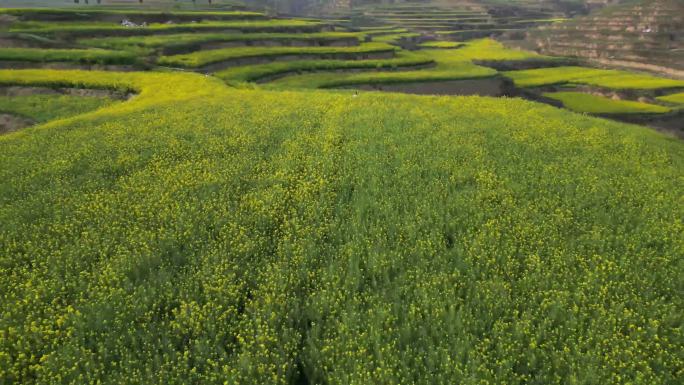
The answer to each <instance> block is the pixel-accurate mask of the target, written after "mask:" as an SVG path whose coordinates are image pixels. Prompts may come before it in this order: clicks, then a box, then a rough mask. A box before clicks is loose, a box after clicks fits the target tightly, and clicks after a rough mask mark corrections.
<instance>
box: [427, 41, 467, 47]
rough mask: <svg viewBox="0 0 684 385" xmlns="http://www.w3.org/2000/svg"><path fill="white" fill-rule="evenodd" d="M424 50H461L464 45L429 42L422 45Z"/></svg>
mask: <svg viewBox="0 0 684 385" xmlns="http://www.w3.org/2000/svg"><path fill="white" fill-rule="evenodd" d="M420 46H421V47H423V48H460V47H462V46H463V43H457V42H454V41H428V42H425V43H422V44H420Z"/></svg>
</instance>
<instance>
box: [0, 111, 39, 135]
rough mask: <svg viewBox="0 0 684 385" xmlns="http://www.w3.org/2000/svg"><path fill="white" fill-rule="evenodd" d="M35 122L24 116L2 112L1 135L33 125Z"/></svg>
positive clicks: (0, 114)
mask: <svg viewBox="0 0 684 385" xmlns="http://www.w3.org/2000/svg"><path fill="white" fill-rule="evenodd" d="M34 124H35V122H34V121H32V120H31V119H28V118H25V117H23V116H17V115H10V114H5V113H0V135H2V134H7V133H10V132H13V131H17V130H20V129H22V128H24V127H28V126H32V125H34Z"/></svg>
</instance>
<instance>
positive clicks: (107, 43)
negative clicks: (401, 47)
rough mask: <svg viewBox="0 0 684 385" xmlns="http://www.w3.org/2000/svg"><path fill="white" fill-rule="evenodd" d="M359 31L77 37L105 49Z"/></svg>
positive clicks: (333, 37)
mask: <svg viewBox="0 0 684 385" xmlns="http://www.w3.org/2000/svg"><path fill="white" fill-rule="evenodd" d="M364 36H365V34H363V33H356V32H319V33H183V34H171V35H156V36H155V35H150V36H129V37H104V38H91V39H82V40H80V43H81V44H84V45H87V46H91V47H99V48H109V49H124V50H126V49H131V48H137V47H144V48H173V47H185V46H193V45H197V44H203V43H218V42H258V41H293V40H294V41H307V40H314V41H338V40H341V39H356V40H357V41H358V40H359V39H362V38H363V37H364Z"/></svg>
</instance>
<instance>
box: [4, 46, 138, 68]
mask: <svg viewBox="0 0 684 385" xmlns="http://www.w3.org/2000/svg"><path fill="white" fill-rule="evenodd" d="M0 60H7V61H28V62H55V61H60V62H75V63H98V64H131V63H134V62H135V61H136V57H135V55H133V54H132V53H130V52H124V51H111V50H104V49H45V48H0Z"/></svg>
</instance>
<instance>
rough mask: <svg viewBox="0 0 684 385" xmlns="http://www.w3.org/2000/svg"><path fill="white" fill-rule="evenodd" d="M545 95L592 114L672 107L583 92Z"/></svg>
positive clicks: (654, 111)
mask: <svg viewBox="0 0 684 385" xmlns="http://www.w3.org/2000/svg"><path fill="white" fill-rule="evenodd" d="M544 96H546V97H548V98H551V99H556V100H559V101H561V102H563V105H565V107H567V108H569V109H571V110H573V111H577V112H587V113H592V114H662V113H665V112H670V109H669V108H667V107H663V106H658V105H655V104H648V103H641V102H634V101H629V100H612V99H609V98H606V97H602V96H596V95H590V94H584V93H581V92H553V93H545V94H544Z"/></svg>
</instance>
